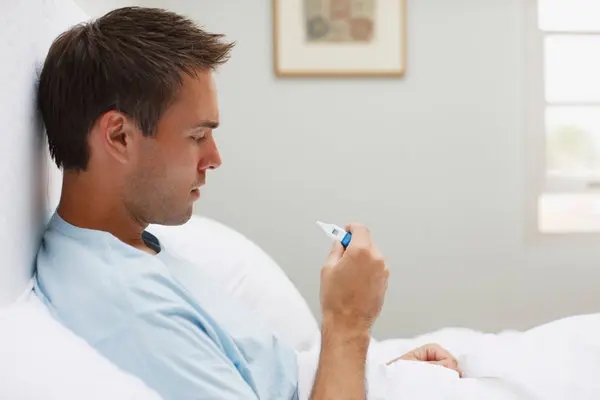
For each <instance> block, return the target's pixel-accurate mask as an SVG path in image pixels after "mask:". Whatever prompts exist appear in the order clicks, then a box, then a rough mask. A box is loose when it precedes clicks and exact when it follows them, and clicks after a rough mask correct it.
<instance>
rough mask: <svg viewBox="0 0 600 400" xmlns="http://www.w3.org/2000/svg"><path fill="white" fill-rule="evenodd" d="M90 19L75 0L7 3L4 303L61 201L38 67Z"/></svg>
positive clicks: (1, 216)
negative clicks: (38, 97)
mask: <svg viewBox="0 0 600 400" xmlns="http://www.w3.org/2000/svg"><path fill="white" fill-rule="evenodd" d="M86 19H87V16H86V15H85V14H84V13H83V11H81V9H79V7H78V6H77V5H76V4H75V3H73V2H72V0H27V1H12V2H11V1H7V2H2V4H1V5H0V38H1V39H0V185H1V186H0V187H1V188H2V189H0V307H2V306H5V305H7V304H9V303H11V302H12V301H14V300H15V299H16V297H17V296H18V295H19V294H20V293H21V292H23V290H24V289H25V288H26V287H27V284H28V282H29V280H30V279H31V274H32V271H33V261H34V257H35V251H36V249H37V246H38V243H39V236H40V232H41V228H42V227H43V223H45V221H46V218H47V211H48V210H50V209H51V207H52V206H53V204H56V201H57V189H56V186H55V185H56V183H57V182H56V178H58V177H59V174H60V173H59V171H58V170H57V169H56V167H54V166H53V164H51V162H50V160H49V157H48V156H47V154H48V152H47V149H46V145H45V140H44V135H43V131H42V126H41V123H40V118H39V115H38V113H37V110H36V107H35V92H36V81H37V76H38V72H39V70H40V67H41V64H42V62H43V60H44V57H45V55H46V52H47V50H48V47H49V46H50V44H51V43H52V41H53V40H54V38H55V37H56V36H58V34H60V33H61V32H62V31H64V30H66V29H68V28H69V27H70V26H72V25H74V24H77V23H79V22H81V21H84V20H86ZM50 178H52V179H53V181H54V182H53V183H52V185H53V186H54V188H53V189H52V190H51V191H49V187H48V184H49V179H50ZM58 190H59V189H58Z"/></svg>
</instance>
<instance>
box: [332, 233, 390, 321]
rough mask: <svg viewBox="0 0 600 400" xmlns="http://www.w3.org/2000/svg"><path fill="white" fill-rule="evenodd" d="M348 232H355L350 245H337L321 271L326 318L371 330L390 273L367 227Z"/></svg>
mask: <svg viewBox="0 0 600 400" xmlns="http://www.w3.org/2000/svg"><path fill="white" fill-rule="evenodd" d="M346 229H348V230H349V231H350V232H351V233H352V241H351V242H350V245H349V246H348V248H347V249H346V251H344V248H343V247H342V245H341V244H340V243H338V242H336V243H335V244H334V246H333V248H332V250H331V252H330V253H329V256H328V257H327V261H326V262H325V265H324V266H323V268H322V270H321V307H322V311H323V319H324V321H328V322H329V321H331V322H332V323H335V324H337V325H340V324H342V325H343V326H345V327H346V328H359V329H366V330H369V329H370V328H371V326H372V325H373V323H374V322H375V319H377V317H378V316H379V313H380V312H381V307H382V305H383V299H384V296H385V292H386V290H387V282H388V277H389V270H388V269H387V267H386V265H385V262H384V260H383V256H382V255H381V253H380V252H379V250H378V249H377V247H376V246H375V245H374V244H373V243H372V242H371V236H370V233H369V230H368V229H367V228H365V227H364V226H362V225H359V224H351V225H349V226H348V227H347V228H346Z"/></svg>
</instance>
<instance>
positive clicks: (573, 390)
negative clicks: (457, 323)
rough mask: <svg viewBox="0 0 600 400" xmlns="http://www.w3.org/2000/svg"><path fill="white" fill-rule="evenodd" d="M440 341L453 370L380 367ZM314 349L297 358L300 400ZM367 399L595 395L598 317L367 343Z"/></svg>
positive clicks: (598, 394)
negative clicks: (456, 368)
mask: <svg viewBox="0 0 600 400" xmlns="http://www.w3.org/2000/svg"><path fill="white" fill-rule="evenodd" d="M431 342H435V343H439V344H441V345H442V346H443V347H445V348H447V349H448V350H449V351H450V352H451V353H452V354H453V355H454V356H455V357H456V358H457V359H458V361H459V367H460V368H461V370H462V371H463V374H464V376H463V378H459V376H458V374H457V373H456V372H454V371H452V370H449V369H446V368H443V367H440V366H436V365H431V364H426V363H417V362H410V361H398V362H396V363H393V364H391V365H390V366H386V365H385V364H386V362H387V361H389V360H391V359H393V358H395V357H398V356H400V355H402V354H404V353H406V352H408V351H410V350H412V349H413V348H415V347H418V346H421V345H423V344H426V343H431ZM318 353H319V345H316V346H315V347H314V348H313V349H311V350H310V351H308V352H303V353H300V354H299V367H300V399H307V398H308V395H309V393H310V388H311V386H312V382H313V379H314V374H315V371H316V366H317V362H318ZM367 375H368V376H367V382H368V386H369V399H371V400H374V399H386V400H392V399H393V400H395V399H403V400H404V399H410V400H412V399H419V400H429V399H432V400H433V399H436V400H437V399H461V400H469V399H474V400H475V399H476V400H481V399H486V400H494V399H509V400H510V399H543V400H555V399H556V400H565V399H569V400H587V399H590V400H591V399H599V398H600V314H593V315H583V316H576V317H570V318H566V319H562V320H558V321H554V322H551V323H548V324H545V325H542V326H539V327H536V328H534V329H531V330H529V331H525V332H503V333H499V334H486V333H481V332H476V331H472V330H467V329H445V330H441V331H438V332H434V333H431V334H427V335H423V336H420V337H418V338H415V339H406V340H386V341H381V342H377V341H375V340H373V341H372V343H371V346H370V348H369V359H368V363H367Z"/></svg>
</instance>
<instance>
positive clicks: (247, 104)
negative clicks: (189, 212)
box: [79, 0, 600, 338]
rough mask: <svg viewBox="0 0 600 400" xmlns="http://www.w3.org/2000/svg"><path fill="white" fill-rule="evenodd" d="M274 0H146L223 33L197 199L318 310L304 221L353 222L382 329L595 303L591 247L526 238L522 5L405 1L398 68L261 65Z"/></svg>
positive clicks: (322, 247)
mask: <svg viewBox="0 0 600 400" xmlns="http://www.w3.org/2000/svg"><path fill="white" fill-rule="evenodd" d="M527 1H529V2H530V1H532V0H527ZM79 2H80V3H81V5H82V6H83V7H84V8H87V9H88V10H92V8H90V6H91V5H93V4H94V2H93V1H92V0H79ZM112 3H113V4H108V3H105V4H102V6H100V5H97V4H96V5H94V7H96V9H95V10H92V11H93V12H100V11H104V9H102V7H105V8H106V9H108V8H110V7H112V6H114V5H115V3H119V4H126V2H125V1H124V0H123V1H116V0H115V1H112ZM271 3H272V1H271V0H253V1H248V0H227V1H223V0H203V1H191V0H190V1H185V0H172V1H168V0H163V1H160V0H155V1H153V2H152V5H160V6H163V7H168V8H171V9H173V10H175V11H179V12H182V13H185V14H187V15H188V16H192V17H194V18H195V19H196V20H197V21H199V22H200V23H201V24H204V25H206V27H207V28H209V29H211V30H214V31H218V32H223V33H225V34H227V35H228V36H229V37H230V38H231V39H233V40H236V41H237V42H238V45H237V47H236V49H235V51H234V53H233V58H232V60H231V62H230V63H229V64H228V65H226V66H225V67H224V68H223V69H222V70H221V73H220V75H219V77H218V81H219V86H220V96H221V100H220V104H221V120H222V128H219V130H218V131H217V138H218V141H219V143H220V145H221V148H222V153H223V154H222V155H223V161H224V164H223V166H222V168H221V169H220V170H218V171H216V172H214V173H213V174H211V175H209V179H208V183H209V184H208V186H207V187H206V189H205V191H204V192H203V198H202V199H201V201H200V203H199V205H198V208H197V211H198V213H201V214H204V215H208V216H211V217H214V218H216V219H218V220H220V221H223V222H225V223H227V224H229V225H231V226H233V227H235V228H237V229H239V230H240V231H241V232H243V233H245V234H247V235H248V236H249V237H250V238H252V239H253V240H255V241H256V242H257V243H258V244H259V245H261V246H262V247H263V248H264V249H265V250H266V251H268V252H269V253H270V254H271V255H272V256H273V257H274V258H275V259H276V260H277V261H278V262H279V263H280V264H281V265H282V266H283V268H284V269H285V271H286V272H287V273H288V275H289V276H290V278H291V279H292V280H293V281H294V282H295V283H296V284H297V286H298V287H299V289H300V290H301V292H302V293H303V294H304V295H305V297H306V298H307V300H308V301H309V303H310V305H311V307H312V308H313V310H315V312H316V313H318V310H319V303H318V290H319V289H318V288H319V283H318V280H319V268H320V265H321V263H322V261H323V259H324V257H325V254H326V252H327V251H328V249H329V242H328V240H327V239H326V238H325V237H324V236H323V235H322V234H321V232H319V231H318V230H317V228H316V227H315V225H314V221H315V220H316V219H322V220H325V221H331V222H336V223H339V224H344V223H346V222H348V221H362V222H364V223H366V224H368V226H369V227H370V228H371V230H372V232H373V234H374V236H375V238H376V240H377V242H378V243H379V245H380V247H381V249H382V251H383V253H384V254H385V255H386V257H387V259H388V263H389V266H390V268H391V269H392V277H391V281H390V286H389V291H388V296H387V302H386V306H385V308H384V311H383V314H382V317H381V318H380V321H379V322H378V324H377V326H376V332H375V333H376V334H377V336H379V337H381V338H383V337H390V336H398V335H410V334H415V333H419V332H424V331H428V330H432V329H436V328H439V327H443V326H468V327H472V328H477V329H484V330H490V331H495V330H499V329H505V328H526V327H528V326H531V325H534V324H537V323H540V322H544V321H547V320H550V319H553V318H557V317H561V316H564V315H571V314H575V313H583V312H594V311H597V310H598V308H599V306H600V249H598V250H596V249H594V247H592V246H589V245H588V246H586V245H584V244H581V245H578V246H574V245H572V244H571V245H568V246H567V245H562V246H561V245H560V243H559V244H558V245H554V246H552V247H551V246H550V245H548V244H544V243H539V242H531V241H528V240H527V237H526V235H525V221H526V217H527V215H526V214H525V204H526V189H527V188H528V187H530V186H531V182H527V181H526V179H525V156H526V154H525V149H524V146H523V143H524V135H525V132H524V118H525V112H524V106H525V101H524V98H523V92H524V83H525V79H526V76H525V72H524V71H525V68H524V52H525V49H524V37H523V35H524V28H523V26H524V21H523V3H525V2H523V1H522V0H455V1H441V0H412V1H411V0H409V4H408V34H409V41H408V70H407V74H406V77H405V78H404V79H402V80H393V79H388V80H383V79H381V80H378V79H347V80H341V79H340V80H332V79H296V80H294V79H286V80H284V79H276V78H275V77H274V74H273V72H272V35H271V22H272V20H271V18H272V15H271ZM146 4H149V3H146ZM98 7H100V8H98ZM92 11H91V12H92Z"/></svg>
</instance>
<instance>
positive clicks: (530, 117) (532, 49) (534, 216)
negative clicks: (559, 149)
mask: <svg viewBox="0 0 600 400" xmlns="http://www.w3.org/2000/svg"><path fill="white" fill-rule="evenodd" d="M538 4H539V1H538V0H525V1H523V5H524V18H523V22H524V49H523V50H524V58H523V61H524V68H523V70H524V79H523V81H524V98H525V108H524V115H525V116H524V131H525V135H524V137H525V151H526V157H525V161H526V175H525V182H526V193H527V195H526V197H527V204H526V206H525V209H526V210H525V215H526V218H525V223H526V225H527V239H528V241H529V242H539V241H540V240H541V241H550V242H565V241H569V242H571V241H572V242H573V243H574V242H577V244H579V245H588V244H589V245H593V244H594V243H595V244H596V245H597V243H599V242H600V226H599V227H598V231H570V232H544V231H542V230H541V226H540V222H541V207H540V199H541V197H542V195H544V194H547V193H572V194H577V193H594V192H596V193H599V194H600V191H599V190H598V189H599V188H600V179H591V180H590V179H577V178H562V179H561V178H558V177H557V178H555V179H552V178H550V179H547V177H546V169H547V168H546V122H545V121H546V108H547V107H549V106H574V107H576V106H584V107H587V106H594V107H600V102H581V103H569V102H565V103H562V102H548V101H547V100H546V95H545V75H546V71H545V64H544V50H545V49H544V40H545V38H546V37H548V36H551V35H577V36H580V35H598V36H600V31H577V32H575V31H559V30H557V31H542V30H541V29H540V27H539V21H538Z"/></svg>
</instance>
